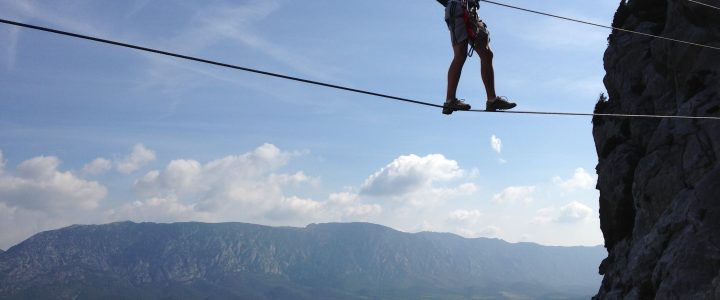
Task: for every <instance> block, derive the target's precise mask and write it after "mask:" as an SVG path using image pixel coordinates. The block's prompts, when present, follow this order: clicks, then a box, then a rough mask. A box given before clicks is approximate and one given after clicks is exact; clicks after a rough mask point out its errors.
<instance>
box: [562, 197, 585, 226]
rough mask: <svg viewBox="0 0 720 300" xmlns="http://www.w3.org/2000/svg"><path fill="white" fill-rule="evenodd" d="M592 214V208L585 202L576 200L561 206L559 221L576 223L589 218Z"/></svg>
mask: <svg viewBox="0 0 720 300" xmlns="http://www.w3.org/2000/svg"><path fill="white" fill-rule="evenodd" d="M591 215H592V209H591V208H590V207H588V206H587V205H585V204H582V203H580V202H577V201H574V202H571V203H569V204H567V205H565V206H563V207H561V208H560V214H559V215H558V217H557V221H558V222H560V223H575V222H579V221H582V220H585V219H587V218H588V217H590V216H591Z"/></svg>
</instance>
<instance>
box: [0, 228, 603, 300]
mask: <svg viewBox="0 0 720 300" xmlns="http://www.w3.org/2000/svg"><path fill="white" fill-rule="evenodd" d="M605 255H606V252H605V250H604V249H603V248H602V247H600V246H598V247H548V246H541V245H537V244H532V243H515V244H513V243H508V242H505V241H502V240H499V239H488V238H474V239H468V238H463V237H460V236H457V235H453V234H448V233H431V232H421V233H414V234H411V233H404V232H400V231H396V230H393V229H391V228H388V227H384V226H380V225H375V224H368V223H329V224H311V225H308V226H307V227H304V228H295V227H268V226H261V225H253V224H245V223H217V224H207V223H173V224H156V223H132V222H120V223H111V224H105V225H74V226H70V227H66V228H62V229H58V230H52V231H46V232H42V233H39V234H36V235H34V236H32V237H30V238H29V239H27V240H25V241H24V242H22V243H20V244H18V245H16V246H14V247H12V248H10V249H8V250H6V251H5V252H0V299H421V298H422V299H575V298H577V299H587V298H589V297H590V296H591V295H593V294H594V293H596V292H597V289H598V287H599V286H600V281H601V277H600V276H599V275H598V272H597V266H598V264H599V262H600V261H601V260H602V259H603V258H604V257H605Z"/></svg>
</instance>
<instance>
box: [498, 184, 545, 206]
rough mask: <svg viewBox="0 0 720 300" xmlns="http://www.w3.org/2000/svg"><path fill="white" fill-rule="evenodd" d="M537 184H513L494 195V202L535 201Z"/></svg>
mask: <svg viewBox="0 0 720 300" xmlns="http://www.w3.org/2000/svg"><path fill="white" fill-rule="evenodd" d="M534 192H535V186H511V187H508V188H506V189H504V190H503V191H502V192H500V193H499V194H495V195H493V202H495V203H497V204H506V203H516V202H523V203H530V202H532V201H533V197H532V195H533V193H534Z"/></svg>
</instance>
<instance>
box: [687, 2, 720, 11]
mask: <svg viewBox="0 0 720 300" xmlns="http://www.w3.org/2000/svg"><path fill="white" fill-rule="evenodd" d="M688 1H690V2H694V3H697V4H700V5H705V6H707V7H712V8H714V9H717V10H720V7H717V6H712V5H710V4H707V3H703V2H700V1H695V0H688Z"/></svg>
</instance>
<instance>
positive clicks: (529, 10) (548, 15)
mask: <svg viewBox="0 0 720 300" xmlns="http://www.w3.org/2000/svg"><path fill="white" fill-rule="evenodd" d="M480 1H482V2H486V3H490V4H495V5H498V6H503V7H507V8H512V9H517V10H522V11H525V12H529V13H534V14H539V15H543V16H547V17H552V18H558V19H562V20H566V21H571V22H577V23H581V24H586V25H592V26H597V27H602V28H607V29H615V30H619V31H624V32H628V33H634V34H639V35H644V36H649V37H654V38H658V39H663V40H668V41H673V42H677V43H683V44H688V45H693V46H698V47H704V48H709V49H714V50H720V47H715V46H710V45H705V44H699V43H693V42H688V41H683V40H678V39H674V38H669V37H664V36H660V35H654V34H650V33H644V32H639V31H635V30H630V29H623V28H619V27H613V26H607V25H602V24H598V23H593V22H588V21H583V20H578V19H573V18H568V17H563V16H558V15H553V14H549V13H545V12H541V11H537V10H532V9H527V8H522V7H518V6H513V5H509V4H504V3H498V2H494V1H490V0H480ZM690 1H692V0H690ZM693 2H695V1H693Z"/></svg>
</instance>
